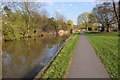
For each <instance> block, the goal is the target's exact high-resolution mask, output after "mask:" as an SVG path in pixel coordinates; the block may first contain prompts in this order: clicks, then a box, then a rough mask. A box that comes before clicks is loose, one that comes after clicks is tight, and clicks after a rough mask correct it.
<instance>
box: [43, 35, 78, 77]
mask: <svg viewBox="0 0 120 80" xmlns="http://www.w3.org/2000/svg"><path fill="white" fill-rule="evenodd" d="M79 36H80V35H79V34H74V35H72V36H71V38H70V40H68V41H67V43H66V45H65V46H64V47H63V49H62V50H61V52H60V53H59V54H58V56H57V57H56V59H55V60H54V61H53V62H52V64H51V65H50V67H49V68H48V69H47V70H46V72H45V73H44V74H43V75H42V78H64V77H65V75H66V73H67V70H68V67H69V64H70V61H71V58H72V56H73V51H74V48H75V47H76V44H77V42H78V40H79Z"/></svg>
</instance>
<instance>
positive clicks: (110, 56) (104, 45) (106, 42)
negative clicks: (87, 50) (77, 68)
mask: <svg viewBox="0 0 120 80" xmlns="http://www.w3.org/2000/svg"><path fill="white" fill-rule="evenodd" d="M86 34H87V36H88V38H89V40H90V43H91V44H92V46H93V47H94V49H95V51H96V53H97V55H98V56H99V58H100V59H101V61H102V63H103V64H104V65H105V68H106V69H107V71H108V73H109V74H110V76H111V77H112V78H118V65H119V60H118V36H117V33H116V32H112V33H105V34H104V33H101V32H86Z"/></svg>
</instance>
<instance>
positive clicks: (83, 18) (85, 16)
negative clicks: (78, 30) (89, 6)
mask: <svg viewBox="0 0 120 80" xmlns="http://www.w3.org/2000/svg"><path fill="white" fill-rule="evenodd" d="M77 22H78V25H84V26H85V27H86V30H87V31H88V27H89V24H88V22H89V13H87V12H85V13H82V14H81V15H79V16H78V19H77Z"/></svg>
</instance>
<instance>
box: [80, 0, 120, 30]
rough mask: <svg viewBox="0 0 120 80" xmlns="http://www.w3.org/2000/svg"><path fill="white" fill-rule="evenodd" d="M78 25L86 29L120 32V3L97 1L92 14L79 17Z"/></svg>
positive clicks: (112, 0)
mask: <svg viewBox="0 0 120 80" xmlns="http://www.w3.org/2000/svg"><path fill="white" fill-rule="evenodd" d="M78 25H79V26H80V27H83V28H86V30H87V31H88V29H89V28H96V29H98V30H100V31H107V32H110V31H111V28H112V30H114V31H120V1H117V2H115V0H111V1H107V0H106V1H105V0H104V1H103V0H97V4H96V7H94V9H93V11H92V12H91V13H83V14H81V15H79V16H78Z"/></svg>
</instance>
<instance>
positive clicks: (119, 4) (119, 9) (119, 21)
mask: <svg viewBox="0 0 120 80" xmlns="http://www.w3.org/2000/svg"><path fill="white" fill-rule="evenodd" d="M118 31H119V36H120V1H119V2H118Z"/></svg>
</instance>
